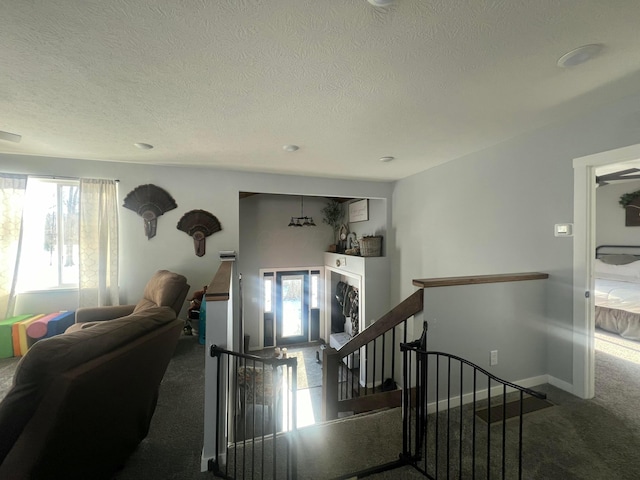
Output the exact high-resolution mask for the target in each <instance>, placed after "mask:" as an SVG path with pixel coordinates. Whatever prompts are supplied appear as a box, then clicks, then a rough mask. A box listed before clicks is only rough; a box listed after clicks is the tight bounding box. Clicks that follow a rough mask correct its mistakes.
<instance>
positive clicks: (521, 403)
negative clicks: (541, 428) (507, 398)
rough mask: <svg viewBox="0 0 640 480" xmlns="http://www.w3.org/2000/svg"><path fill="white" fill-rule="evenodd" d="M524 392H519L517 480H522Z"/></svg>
mask: <svg viewBox="0 0 640 480" xmlns="http://www.w3.org/2000/svg"><path fill="white" fill-rule="evenodd" d="M523 402H524V392H523V391H522V390H520V426H519V431H518V479H519V480H522V416H523V414H524V411H523V410H524V404H523Z"/></svg>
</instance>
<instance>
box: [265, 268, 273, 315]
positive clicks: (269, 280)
mask: <svg viewBox="0 0 640 480" xmlns="http://www.w3.org/2000/svg"><path fill="white" fill-rule="evenodd" d="M272 298H273V273H270V274H269V273H267V274H265V275H264V313H271V312H272V311H273V306H272V303H271V299H272Z"/></svg>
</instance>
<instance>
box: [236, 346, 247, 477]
mask: <svg viewBox="0 0 640 480" xmlns="http://www.w3.org/2000/svg"><path fill="white" fill-rule="evenodd" d="M237 361H239V357H237V356H236V362H237ZM236 365H238V363H236ZM240 365H241V367H240V368H243V369H244V372H245V373H246V372H247V368H248V365H247V362H246V361H245V360H244V358H243V359H242V361H241V362H240ZM237 371H238V370H237V368H236V372H237ZM237 378H238V375H237V373H236V380H237ZM238 390H239V389H238V388H237V387H236V388H235V389H234V391H235V392H237V391H238ZM246 401H247V400H246V394H245V410H244V411H243V412H242V478H243V479H244V478H245V473H246V471H247V467H246V463H247V410H246V404H247V403H246ZM234 440H235V439H234ZM236 448H237V443H236Z"/></svg>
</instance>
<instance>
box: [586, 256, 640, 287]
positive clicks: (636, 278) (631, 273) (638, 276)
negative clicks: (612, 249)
mask: <svg viewBox="0 0 640 480" xmlns="http://www.w3.org/2000/svg"><path fill="white" fill-rule="evenodd" d="M594 269H595V276H596V277H597V278H604V279H607V280H619V281H623V282H634V283H640V260H636V261H635V262H632V263H628V264H626V265H610V264H608V263H604V262H603V261H602V260H600V259H598V260H596V261H595V262H594Z"/></svg>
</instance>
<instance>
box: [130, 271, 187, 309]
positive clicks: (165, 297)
mask: <svg viewBox="0 0 640 480" xmlns="http://www.w3.org/2000/svg"><path fill="white" fill-rule="evenodd" d="M186 286H187V279H186V277H184V276H183V275H180V274H178V273H173V272H170V271H168V270H158V271H157V272H156V273H155V274H154V275H153V277H151V279H150V280H149V282H148V283H147V286H146V287H145V289H144V294H143V295H142V297H143V298H142V300H140V301H139V302H138V304H137V305H136V308H135V309H134V310H133V313H137V312H140V311H142V310H146V309H148V308H151V307H156V306H161V307H163V306H167V307H172V308H174V310H175V308H176V305H175V304H176V303H178V302H179V303H182V302H181V300H180V298H181V296H182V295H184V294H185V293H186V292H184V290H185V287H186ZM186 288H188V287H186ZM180 307H181V305H180V306H178V307H177V311H180Z"/></svg>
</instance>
